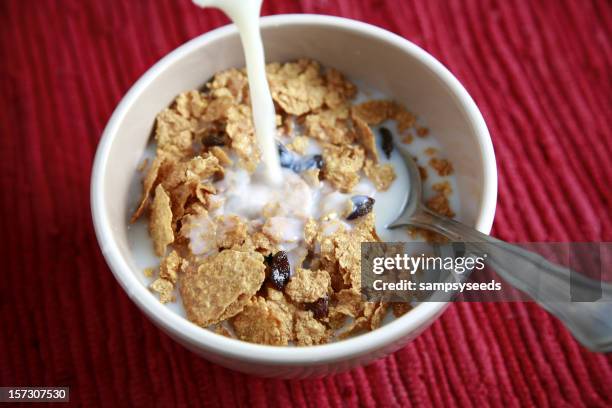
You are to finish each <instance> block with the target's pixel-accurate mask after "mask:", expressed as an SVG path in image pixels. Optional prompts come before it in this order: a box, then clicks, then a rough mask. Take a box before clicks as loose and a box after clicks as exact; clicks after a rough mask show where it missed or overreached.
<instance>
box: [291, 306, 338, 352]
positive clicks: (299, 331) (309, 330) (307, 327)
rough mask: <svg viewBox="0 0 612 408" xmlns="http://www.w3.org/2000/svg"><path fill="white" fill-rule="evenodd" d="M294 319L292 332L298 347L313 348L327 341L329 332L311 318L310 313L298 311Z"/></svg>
mask: <svg viewBox="0 0 612 408" xmlns="http://www.w3.org/2000/svg"><path fill="white" fill-rule="evenodd" d="M294 318H295V322H294V324H293V330H294V333H295V340H296V344H297V345H298V346H313V345H316V344H324V343H327V342H328V341H329V337H330V333H329V330H328V329H327V328H326V327H325V326H324V325H323V324H322V323H321V322H319V321H318V320H317V319H315V318H314V317H313V314H312V312H310V311H305V310H299V311H297V312H296V313H295V316H294Z"/></svg>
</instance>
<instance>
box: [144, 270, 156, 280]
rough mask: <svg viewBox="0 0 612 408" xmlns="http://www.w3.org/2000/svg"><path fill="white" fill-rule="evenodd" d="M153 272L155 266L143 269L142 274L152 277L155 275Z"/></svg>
mask: <svg viewBox="0 0 612 408" xmlns="http://www.w3.org/2000/svg"><path fill="white" fill-rule="evenodd" d="M153 272H154V269H153V268H144V269H143V270H142V274H143V275H144V276H145V277H147V278H152V277H153Z"/></svg>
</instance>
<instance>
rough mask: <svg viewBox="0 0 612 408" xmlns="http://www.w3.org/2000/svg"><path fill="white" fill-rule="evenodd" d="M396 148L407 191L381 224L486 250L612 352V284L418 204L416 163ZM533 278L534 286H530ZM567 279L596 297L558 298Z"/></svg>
mask: <svg viewBox="0 0 612 408" xmlns="http://www.w3.org/2000/svg"><path fill="white" fill-rule="evenodd" d="M396 150H397V151H398V152H399V153H400V154H401V155H402V157H403V159H404V162H405V164H406V167H407V169H408V173H409V178H410V191H409V193H408V197H407V198H406V202H405V204H404V209H403V211H402V213H401V215H400V216H399V217H398V218H397V219H396V220H395V221H393V222H392V223H390V224H389V225H388V226H387V228H389V229H393V228H399V227H406V226H415V227H421V228H425V229H428V230H431V231H434V232H437V233H439V234H441V235H443V236H445V237H447V238H449V239H450V240H451V241H461V242H465V243H466V248H468V246H469V250H470V251H472V252H473V253H486V254H487V262H488V263H489V264H490V265H491V266H493V267H494V270H495V271H496V272H497V273H498V274H499V275H500V276H501V277H502V278H503V279H504V280H505V281H506V282H508V283H510V284H511V285H512V286H514V287H515V288H517V289H519V290H521V291H522V292H524V293H525V294H527V295H528V296H529V297H530V298H532V299H533V300H535V301H536V302H537V303H539V304H540V306H542V307H543V308H544V309H546V310H548V311H549V312H550V313H552V314H553V315H555V316H556V317H557V318H558V319H559V320H561V321H562V322H563V323H564V324H565V326H566V327H567V328H568V329H569V330H570V331H571V332H572V333H573V335H574V337H575V338H576V339H577V340H578V341H579V342H580V343H582V344H583V345H584V346H586V347H588V348H589V349H591V350H593V351H598V352H610V351H612V285H610V284H608V283H604V282H599V281H595V280H593V279H590V278H587V277H586V276H584V275H580V274H578V273H576V272H572V271H571V270H570V269H568V268H565V267H563V266H560V265H556V264H553V263H551V262H549V261H548V260H546V259H545V258H543V257H542V256H540V255H538V254H536V253H533V252H529V251H527V250H525V249H523V248H520V247H518V246H515V245H512V244H509V243H506V242H503V241H500V240H498V239H495V238H493V237H490V236H488V235H485V234H483V233H481V232H479V231H477V230H476V229H474V228H472V227H469V226H467V225H465V224H462V223H460V222H459V221H456V220H452V219H450V218H446V217H443V216H441V215H438V214H436V213H434V212H433V211H431V210H430V209H428V208H427V207H426V206H424V205H423V203H422V195H421V194H422V184H421V176H420V173H419V169H418V167H417V165H416V163H415V162H414V160H413V159H412V157H411V156H410V155H408V154H405V153H404V152H402V150H401V149H396ZM604 266H605V265H604ZM570 274H571V279H570ZM534 277H535V278H534ZM534 281H537V282H538V285H534ZM570 282H571V287H572V290H573V291H574V293H576V292H575V291H576V290H580V291H581V293H583V294H584V293H586V294H592V293H596V294H598V295H601V297H600V298H599V300H597V301H593V302H571V301H569V300H563V299H567V298H568V294H569V293H570Z"/></svg>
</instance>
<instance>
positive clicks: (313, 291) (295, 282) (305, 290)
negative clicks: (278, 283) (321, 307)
mask: <svg viewBox="0 0 612 408" xmlns="http://www.w3.org/2000/svg"><path fill="white" fill-rule="evenodd" d="M330 285H331V279H330V277H329V273H327V271H324V270H319V271H311V270H310V269H302V268H298V270H297V271H296V272H295V274H294V275H293V276H292V277H291V279H290V280H289V283H288V284H287V286H286V288H285V293H287V295H288V296H289V297H290V298H291V300H293V301H294V302H297V303H312V302H315V301H317V300H318V299H320V298H322V297H324V296H326V295H327V292H328V290H329V287H330Z"/></svg>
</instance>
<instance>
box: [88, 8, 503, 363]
mask: <svg viewBox="0 0 612 408" xmlns="http://www.w3.org/2000/svg"><path fill="white" fill-rule="evenodd" d="M260 24H261V28H262V29H266V28H268V27H280V26H285V25H293V24H302V25H313V26H322V27H333V28H335V29H340V30H348V31H357V32H359V33H360V34H361V35H365V36H371V37H376V38H377V39H379V40H382V41H385V42H389V43H391V45H393V46H395V47H398V48H400V49H401V50H402V51H403V52H406V53H408V54H411V55H412V56H413V57H414V58H416V59H418V60H419V61H420V62H421V63H422V64H424V65H425V66H426V67H427V68H428V69H429V70H431V71H432V72H433V73H434V74H435V75H436V76H437V77H439V78H440V79H441V80H442V81H443V82H444V83H445V85H446V86H447V87H448V88H449V89H450V90H451V92H452V93H453V94H454V96H455V97H456V98H457V99H458V101H459V103H460V104H461V105H462V106H463V108H464V109H465V111H466V114H467V116H468V120H469V122H470V123H471V125H472V126H473V128H474V133H475V134H476V136H477V139H478V143H479V146H480V149H481V151H480V153H481V157H482V160H483V167H484V174H483V191H484V194H483V200H482V202H481V203H480V209H479V213H478V217H477V220H476V228H477V229H478V230H480V231H481V232H483V233H489V232H490V230H491V226H492V224H493V218H494V215H495V207H496V201H497V167H496V162H495V153H494V151H493V144H492V142H491V138H490V135H489V131H488V129H487V126H486V124H485V121H484V119H483V117H482V114H481V113H480V111H479V110H478V107H477V106H476V104H475V102H474V101H473V99H472V97H471V96H470V95H469V94H468V92H467V91H466V90H465V88H464V87H463V85H461V83H460V82H459V80H458V79H457V78H455V77H454V76H453V75H452V74H451V73H450V71H448V69H446V68H445V67H444V66H443V65H442V63H440V62H439V61H438V60H437V59H435V58H434V57H433V56H432V55H430V54H429V53H427V52H426V51H425V50H423V49H422V48H420V47H419V46H417V45H416V44H414V43H412V42H410V41H409V40H407V39H405V38H403V37H400V36H398V35H396V34H393V33H391V32H389V31H387V30H385V29H383V28H380V27H377V26H374V25H370V24H367V23H363V22H360V21H356V20H351V19H347V18H343V17H335V16H326V15H317V14H280V15H273V16H266V17H262V18H261V21H260ZM236 33H237V30H236V28H235V26H233V25H232V24H229V25H226V26H223V27H220V28H217V29H214V30H212V31H209V32H207V33H205V34H202V35H200V36H198V37H195V38H193V39H191V40H189V41H188V42H186V43H184V44H183V45H181V46H179V47H178V48H176V49H175V50H173V51H171V52H170V53H169V54H167V55H166V56H164V57H163V58H162V59H161V60H159V61H158V62H157V63H155V64H154V65H153V66H152V67H151V68H149V69H148V70H147V71H146V72H145V73H144V74H143V75H142V76H141V77H140V78H139V79H138V80H137V81H136V82H135V83H134V85H132V87H131V88H130V89H129V91H128V92H127V93H126V94H125V96H124V97H123V98H122V100H121V101H120V103H119V104H118V105H117V107H116V108H115V111H114V112H113V114H112V116H111V117H110V119H109V121H108V123H107V125H106V127H105V129H104V132H103V134H102V137H101V139H100V142H99V144H98V149H97V152H96V155H95V159H94V164H93V168H92V176H91V196H90V200H91V211H92V217H93V224H94V229H95V233H96V237H97V239H98V244H99V246H100V249H101V251H102V254H103V256H104V258H105V259H106V262H107V264H108V265H109V267H110V269H111V271H112V272H113V274H114V276H115V278H116V279H117V281H118V282H119V284H120V285H121V286H122V287H123V289H124V290H125V292H126V293H127V295H128V296H129V298H130V299H131V300H132V301H133V302H134V303H136V305H137V306H138V307H139V308H140V309H141V310H142V311H143V312H145V314H146V315H147V316H148V317H149V318H150V319H151V320H152V321H153V322H154V323H155V324H156V325H157V326H159V327H160V328H162V329H163V330H165V331H167V332H168V333H170V334H171V335H172V336H173V337H174V338H175V339H177V340H178V341H180V342H181V343H183V344H188V345H190V346H192V347H196V348H197V349H203V350H205V351H206V352H208V353H212V354H217V355H222V356H225V357H226V358H231V359H239V360H241V361H246V362H253V363H264V364H269V365H278V366H292V365H300V366H312V365H319V364H324V363H325V364H328V363H333V362H338V361H343V360H347V359H351V358H354V357H358V356H361V355H365V354H367V353H369V352H373V351H376V350H381V349H383V348H385V347H387V346H389V345H391V344H393V343H396V342H398V341H400V340H401V339H402V338H403V337H405V336H407V335H408V334H410V333H411V332H413V331H416V330H418V329H419V328H423V327H426V326H427V325H429V324H430V323H432V322H433V321H434V320H435V317H436V316H437V315H439V314H440V313H441V312H442V311H443V310H444V308H445V307H446V306H447V305H448V303H446V302H428V303H422V304H419V305H418V306H417V307H415V308H414V309H412V310H411V311H410V312H409V313H407V314H405V315H404V316H401V317H399V318H396V319H395V320H393V321H392V322H390V323H388V324H386V325H384V326H382V327H380V328H378V329H376V330H373V331H371V332H368V333H365V334H362V335H359V336H355V337H351V338H348V339H345V340H341V341H337V342H334V343H329V344H324V345H316V346H309V347H286V346H268V345H260V344H253V343H248V342H244V341H241V340H237V339H231V338H228V337H225V336H222V335H219V334H216V333H214V332H212V331H210V330H207V329H204V328H201V327H199V326H197V325H196V324H194V323H191V322H190V321H189V320H187V319H186V318H184V317H182V316H179V315H177V314H176V313H174V312H173V311H171V310H169V309H168V308H167V307H165V306H164V305H162V304H161V303H160V302H159V301H158V299H156V298H155V296H154V295H152V294H151V293H150V291H149V290H148V289H147V288H146V287H145V286H144V285H142V283H141V282H140V281H139V280H138V279H137V278H136V275H135V274H134V272H133V270H132V269H131V268H130V267H129V266H128V263H127V261H126V260H125V259H124V258H123V257H122V256H121V253H120V251H119V248H118V246H117V244H116V242H115V241H114V239H113V233H112V228H111V225H110V222H109V217H108V214H107V212H106V210H105V208H104V201H105V200H104V192H105V188H104V179H103V175H104V172H105V169H106V167H107V162H108V159H109V153H110V150H111V146H112V144H113V142H114V141H115V136H116V134H117V130H118V128H119V126H120V124H121V122H122V121H123V119H124V117H125V115H126V113H127V111H128V110H129V109H130V107H131V106H132V104H133V103H134V101H135V99H136V98H137V96H138V95H139V94H140V93H141V92H142V91H143V90H144V89H146V88H147V87H148V86H149V85H150V83H151V82H152V81H153V80H154V79H155V77H156V76H157V75H159V74H160V73H161V72H163V71H164V70H165V69H167V68H168V67H169V66H170V65H171V64H173V63H174V62H175V61H177V60H180V59H181V58H182V57H183V56H185V55H186V54H189V53H191V52H192V51H194V50H196V49H198V48H199V47H202V46H205V45H206V43H208V42H209V41H214V40H216V39H219V38H222V37H225V36H228V35H233V34H236Z"/></svg>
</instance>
